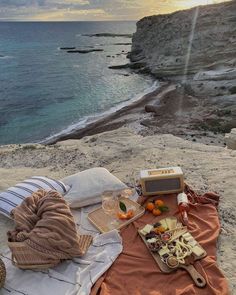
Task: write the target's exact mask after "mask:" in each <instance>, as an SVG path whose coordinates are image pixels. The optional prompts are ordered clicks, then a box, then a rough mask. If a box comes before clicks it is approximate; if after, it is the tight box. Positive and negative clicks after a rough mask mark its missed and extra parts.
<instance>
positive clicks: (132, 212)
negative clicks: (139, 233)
mask: <svg viewBox="0 0 236 295" xmlns="http://www.w3.org/2000/svg"><path fill="white" fill-rule="evenodd" d="M133 216H134V210H132V209H130V210H129V211H128V212H127V213H126V218H127V219H130V218H132V217H133Z"/></svg>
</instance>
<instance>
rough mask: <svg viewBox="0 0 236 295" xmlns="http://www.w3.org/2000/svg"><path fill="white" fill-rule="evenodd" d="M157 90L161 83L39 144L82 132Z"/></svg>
mask: <svg viewBox="0 0 236 295" xmlns="http://www.w3.org/2000/svg"><path fill="white" fill-rule="evenodd" d="M157 88H159V81H154V83H153V85H152V86H151V87H148V88H147V89H145V90H144V91H143V92H142V93H139V94H138V95H135V96H134V97H133V98H131V99H128V100H126V101H123V102H121V103H119V104H117V105H116V106H114V107H111V108H110V109H109V110H107V111H105V112H102V113H97V114H95V115H89V116H86V117H84V118H82V119H81V120H79V121H78V122H77V123H74V124H71V125H70V126H68V127H67V128H66V129H63V130H62V131H60V132H58V133H56V134H53V135H50V136H48V137H46V138H45V139H43V140H41V141H39V142H38V143H42V144H47V143H50V142H52V141H56V140H59V139H60V138H61V137H62V136H64V135H68V134H71V133H73V132H75V131H78V130H81V129H83V128H85V127H86V126H88V125H89V124H91V123H95V122H96V121H98V120H100V119H103V118H105V117H106V116H109V115H111V114H112V113H115V112H117V111H119V110H121V109H123V108H124V107H126V106H129V105H131V104H133V103H135V102H138V101H139V100H141V99H142V98H143V97H144V96H145V95H147V94H149V93H152V92H153V91H155V90H156V89H157Z"/></svg>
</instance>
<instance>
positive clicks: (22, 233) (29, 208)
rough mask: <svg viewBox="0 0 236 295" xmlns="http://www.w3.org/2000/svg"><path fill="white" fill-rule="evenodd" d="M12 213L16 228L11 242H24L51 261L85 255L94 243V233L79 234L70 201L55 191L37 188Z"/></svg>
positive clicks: (11, 234) (11, 232)
mask: <svg viewBox="0 0 236 295" xmlns="http://www.w3.org/2000/svg"><path fill="white" fill-rule="evenodd" d="M12 216H13V219H14V221H15V229H14V230H12V231H9V232H8V233H7V234H8V241H9V242H22V241H24V242H25V243H27V245H28V246H29V247H31V248H33V249H34V250H37V251H38V252H40V253H44V254H46V255H47V257H48V259H49V260H53V259H55V260H58V259H71V258H73V257H76V256H82V255H84V254H85V253H86V251H87V249H88V247H89V245H90V244H91V242H92V237H91V236H89V235H79V234H78V233H77V230H76V225H75V222H74V218H73V215H72V213H71V211H70V208H69V206H68V204H67V203H66V201H65V200H64V199H63V197H62V196H61V195H60V194H59V193H58V192H55V191H50V192H46V191H44V190H39V191H37V192H36V193H34V194H32V195H31V196H30V197H28V198H26V199H25V200H24V201H23V202H22V204H21V205H19V206H17V207H16V208H15V209H14V210H12Z"/></svg>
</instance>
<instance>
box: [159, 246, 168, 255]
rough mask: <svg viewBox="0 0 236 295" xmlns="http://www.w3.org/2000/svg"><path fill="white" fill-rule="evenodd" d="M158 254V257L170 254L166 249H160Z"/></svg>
mask: <svg viewBox="0 0 236 295" xmlns="http://www.w3.org/2000/svg"><path fill="white" fill-rule="evenodd" d="M158 253H159V255H160V256H163V255H165V254H168V253H170V250H169V249H168V248H167V247H164V248H161V250H159V252H158Z"/></svg>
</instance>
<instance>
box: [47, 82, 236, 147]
mask: <svg viewBox="0 0 236 295" xmlns="http://www.w3.org/2000/svg"><path fill="white" fill-rule="evenodd" d="M150 106H151V107H152V108H153V109H154V111H153V112H147V107H150ZM233 124H234V119H233V113H231V112H230V114H229V115H228V112H227V111H225V110H224V109H221V106H219V105H218V104H217V103H213V104H212V103H211V104H209V99H208V97H207V95H202V96H201V97H197V96H196V95H195V94H191V92H189V91H188V90H186V89H184V88H183V87H181V86H180V84H178V83H174V82H167V81H166V82H164V81H163V82H159V87H158V88H157V89H156V90H154V91H152V92H151V93H148V94H146V95H144V96H143V97H142V98H141V99H139V100H138V101H135V102H133V103H131V104H129V105H128V106H125V107H123V108H121V109H120V110H117V111H116V112H114V113H111V114H110V115H107V116H105V117H102V118H100V119H99V120H96V121H95V122H91V123H90V124H88V125H87V126H86V127H84V128H79V129H76V130H73V131H71V132H70V133H67V134H64V135H63V134H61V135H59V136H55V137H54V138H51V139H49V140H46V141H43V142H42V143H46V144H53V143H55V142H57V141H62V140H67V139H80V138H82V137H84V136H88V135H93V134H97V133H101V132H104V131H109V130H115V129H117V128H120V127H122V126H123V127H128V128H130V129H132V130H133V131H135V132H136V133H137V134H141V135H142V136H149V135H153V134H167V133H168V134H173V135H176V136H178V137H181V138H184V139H187V140H190V141H193V142H199V143H204V144H207V145H217V146H224V145H225V139H224V134H225V133H228V132H229V131H230V129H231V128H233V126H234V125H233ZM231 125H232V127H231Z"/></svg>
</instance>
